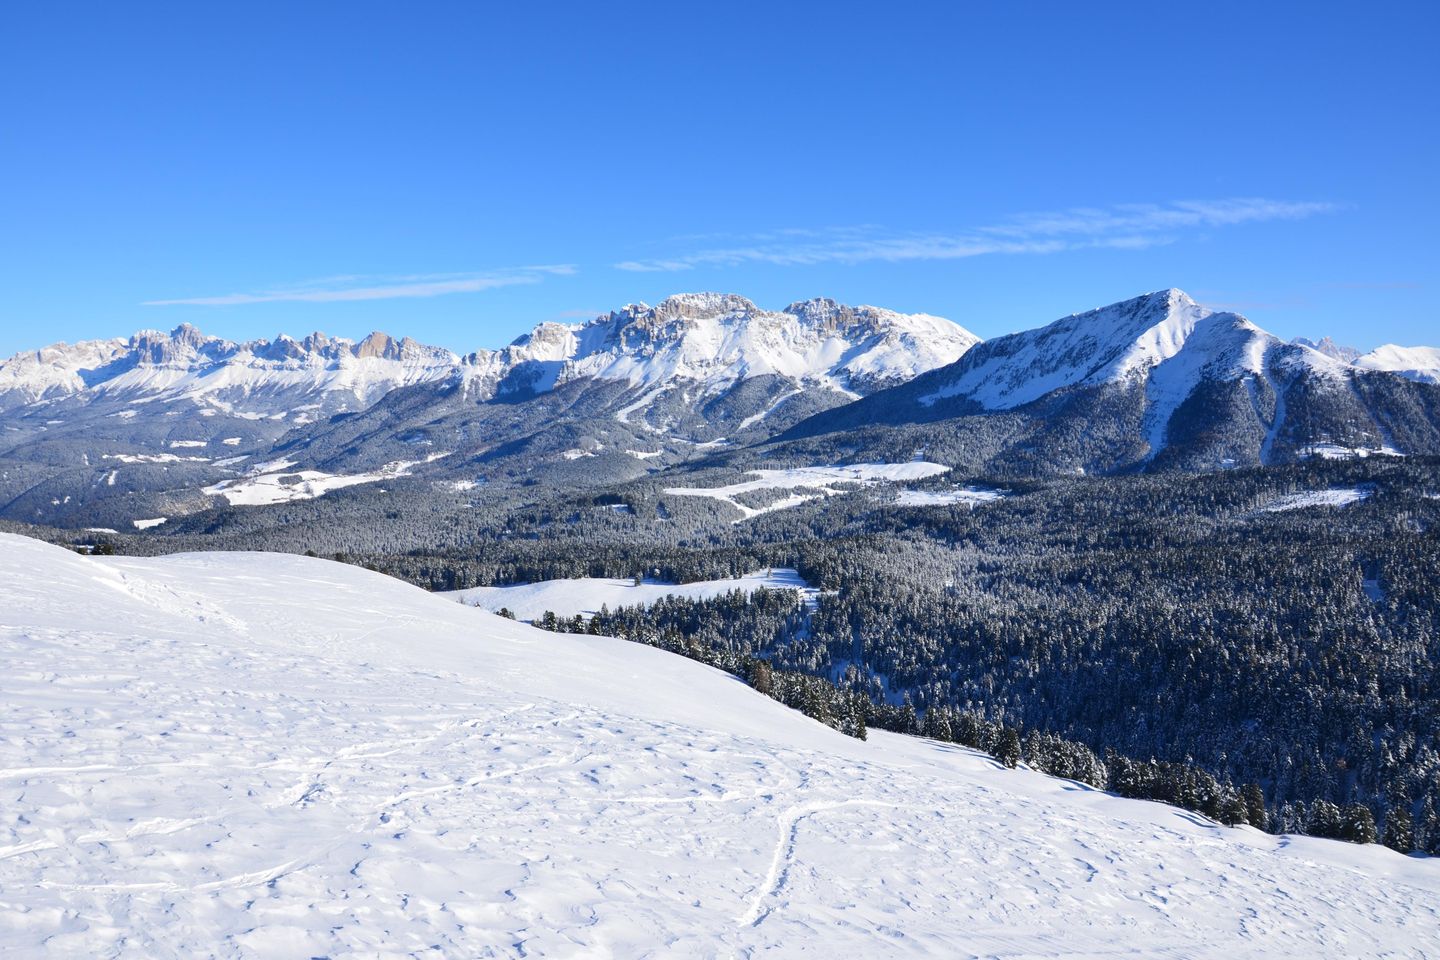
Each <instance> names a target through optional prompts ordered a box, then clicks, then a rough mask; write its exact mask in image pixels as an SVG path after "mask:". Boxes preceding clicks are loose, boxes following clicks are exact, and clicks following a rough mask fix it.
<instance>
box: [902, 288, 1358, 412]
mask: <svg viewBox="0 0 1440 960" xmlns="http://www.w3.org/2000/svg"><path fill="white" fill-rule="evenodd" d="M1272 352H1277V353H1279V354H1280V357H1279V359H1282V360H1284V361H1288V362H1290V363H1292V364H1295V363H1298V364H1303V365H1306V366H1309V367H1311V368H1313V369H1315V370H1318V371H1324V372H1338V371H1339V370H1341V369H1343V368H1344V366H1345V365H1344V364H1343V363H1342V362H1341V361H1338V360H1335V359H1333V358H1331V357H1328V356H1326V355H1325V354H1322V353H1320V352H1319V351H1317V350H1314V349H1312V348H1310V347H1306V346H1302V345H1299V344H1284V343H1282V342H1281V341H1280V340H1279V339H1277V338H1276V337H1274V336H1272V335H1270V334H1268V333H1266V332H1265V331H1263V330H1261V329H1260V328H1259V327H1257V326H1255V325H1254V324H1253V323H1251V322H1250V321H1248V320H1246V319H1245V318H1244V317H1241V316H1239V315H1238V314H1234V313H1217V312H1215V311H1213V310H1210V309H1208V308H1206V307H1203V306H1201V305H1200V304H1198V303H1196V302H1195V301H1194V300H1192V299H1191V298H1190V297H1189V296H1188V295H1186V294H1185V292H1184V291H1182V290H1174V289H1171V290H1162V291H1160V292H1158V293H1150V294H1146V295H1144V296H1141V297H1136V298H1135V299H1133V300H1126V301H1124V302H1122V303H1116V304H1111V305H1110V306H1108V307H1102V308H1100V309H1097V310H1091V311H1089V312H1087V313H1077V314H1073V315H1071V316H1069V317H1064V318H1062V319H1060V320H1057V321H1055V322H1054V323H1051V324H1049V325H1047V326H1044V327H1039V328H1037V329H1035V330H1027V331H1025V332H1024V333H1016V334H1011V335H1010V336H1008V337H1000V338H997V339H995V340H991V341H989V342H987V343H985V344H984V345H983V346H982V347H981V348H980V349H978V350H976V351H974V352H973V353H971V354H969V355H968V356H967V357H966V358H965V360H964V361H963V362H962V363H960V364H959V365H958V366H957V368H956V370H955V375H954V376H953V377H950V378H947V382H946V383H945V384H944V385H943V386H942V387H940V388H939V389H938V390H935V391H934V392H932V393H930V394H928V395H927V396H926V397H924V398H922V402H932V403H933V402H934V401H936V400H940V399H944V398H947V397H955V396H964V397H969V398H970V399H972V400H974V401H976V402H977V403H979V404H980V405H981V406H983V407H985V408H986V409H991V410H1004V409H1009V408H1012V407H1018V406H1022V405H1024V404H1027V403H1030V402H1032V401H1035V400H1038V399H1040V398H1041V397H1043V396H1045V395H1046V394H1048V393H1051V392H1052V391H1055V390H1059V389H1062V388H1064V387H1076V386H1100V385H1102V384H1107V383H1124V382H1126V381H1130V380H1138V381H1140V382H1146V383H1148V385H1149V391H1148V392H1149V394H1150V400H1151V402H1152V403H1156V404H1161V405H1164V406H1166V407H1167V408H1168V409H1169V410H1171V411H1173V409H1174V407H1175V406H1177V405H1178V404H1179V403H1180V401H1182V400H1184V399H1185V397H1187V396H1188V395H1189V393H1190V391H1191V390H1193V389H1194V387H1195V385H1196V384H1197V383H1198V382H1199V380H1200V379H1201V378H1202V377H1211V378H1215V379H1238V378H1240V377H1244V376H1247V375H1253V376H1263V375H1264V374H1265V366H1266V363H1267V361H1269V360H1272V359H1275V358H1272V357H1269V356H1268V355H1269V354H1271V353H1272Z"/></svg>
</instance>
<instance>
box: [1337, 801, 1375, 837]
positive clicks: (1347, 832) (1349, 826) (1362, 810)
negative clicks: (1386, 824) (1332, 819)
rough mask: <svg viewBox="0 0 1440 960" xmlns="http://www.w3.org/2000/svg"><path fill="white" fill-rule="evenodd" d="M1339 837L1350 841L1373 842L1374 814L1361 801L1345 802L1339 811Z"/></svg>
mask: <svg viewBox="0 0 1440 960" xmlns="http://www.w3.org/2000/svg"><path fill="white" fill-rule="evenodd" d="M1340 839H1341V840H1348V841H1350V842H1351V843H1374V842H1375V815H1374V814H1372V813H1371V812H1370V808H1369V807H1367V806H1365V804H1363V803H1347V804H1346V805H1345V809H1344V810H1342V811H1340Z"/></svg>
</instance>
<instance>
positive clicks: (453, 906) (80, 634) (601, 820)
mask: <svg viewBox="0 0 1440 960" xmlns="http://www.w3.org/2000/svg"><path fill="white" fill-rule="evenodd" d="M0 657H3V663H4V664H5V669H4V670H3V671H0V796H3V798H4V802H3V804H0V944H3V948H0V952H3V953H4V954H5V955H6V956H7V957H9V956H15V957H30V956H35V957H39V956H77V957H81V956H83V957H95V956H125V957H129V956H135V957H156V956H224V957H311V956H349V955H363V956H379V957H412V956H413V957H419V956H427V957H428V956H437V957H438V956H444V957H520V956H529V957H536V956H554V957H573V956H586V957H624V958H630V957H676V956H678V957H717V958H719V957H749V956H759V955H762V954H770V955H774V956H785V957H792V956H798V957H806V956H810V957H825V958H827V960H832V958H834V957H848V956H896V957H898V956H904V957H936V958H952V957H965V956H1004V957H1020V956H1026V957H1059V956H1072V957H1073V956H1091V957H1093V956H1117V955H1119V956H1125V955H1129V956H1146V957H1167V956H1173V957H1187V958H1215V960H1236V958H1243V957H1267V958H1268V957H1276V956H1297V957H1298V956H1305V957H1310V956H1347V957H1362V956H1389V957H1421V956H1424V955H1425V954H1426V952H1427V951H1430V950H1431V949H1432V947H1433V945H1434V944H1435V943H1437V942H1440V862H1436V861H1428V860H1423V859H1412V858H1403V857H1400V856H1398V855H1396V854H1394V853H1391V852H1390V851H1387V850H1384V849H1381V848H1378V847H1374V846H1371V847H1365V848H1360V847H1354V846H1350V845H1346V844H1340V843H1335V842H1330V841H1321V840H1313V839H1308V838H1288V837H1286V838H1281V837H1271V836H1267V835H1264V834H1261V833H1258V832H1256V831H1253V830H1249V829H1241V830H1230V829H1225V828H1221V827H1217V826H1215V825H1213V824H1210V823H1208V822H1207V821H1205V820H1204V818H1202V817H1199V816H1196V815H1194V814H1190V813H1187V812H1185V811H1181V810H1177V809H1174V808H1171V807H1165V806H1162V805H1159V804H1150V803H1140V802H1136V801H1126V800H1121V799H1118V798H1115V797H1111V796H1108V795H1106V794H1104V793H1101V792H1099V791H1094V790H1089V789H1086V788H1083V787H1081V786H1079V785H1077V784H1074V783H1070V782H1068V781H1062V780H1056V779H1052V778H1049V777H1043V776H1040V775H1038V774H1035V773H1032V772H1029V771H1025V770H1019V771H1007V770H1003V769H1000V768H999V767H998V765H997V764H995V763H994V761H992V760H990V759H989V758H987V757H984V756H981V755H978V754H975V753H973V752H971V751H967V750H963V749H960V748H957V747H954V746H951V745H942V744H936V743H932V742H929V741H924V740H919V739H912V738H906V737H898V736H893V735H889V734H884V733H875V734H873V735H872V737H871V739H870V741H868V742H865V743H861V742H858V741H854V740H850V739H848V738H845V737H842V736H840V735H839V734H836V733H834V732H833V731H831V730H828V729H827V728H824V727H821V726H820V725H818V724H816V723H814V722H812V721H809V720H807V719H805V718H804V717H802V716H800V715H799V714H797V713H794V712H792V711H788V710H785V709H784V708H783V707H781V706H780V705H779V704H776V703H774V702H772V701H770V700H768V699H766V698H764V697H761V696H760V695H758V694H756V693H754V692H753V691H751V690H749V689H748V688H746V687H745V686H744V685H743V684H741V683H739V682H738V681H736V680H735V679H734V678H731V677H728V676H726V675H724V674H721V673H719V672H717V671H714V670H710V669H708V668H705V667H703V666H700V665H699V664H696V663H693V662H690V661H686V660H684V659H681V658H679V657H675V656H671V655H668V654H664V653H661V652H659V651H656V650H651V649H649V648H645V647H642V646H639V645H635V644H627V643H624V642H621V641H616V640H610V639H607V638H597V637H585V636H573V635H555V634H545V633H542V632H540V631H537V630H533V629H531V628H529V627H526V626H524V625H523V624H516V623H512V622H510V621H506V620H502V619H500V618H497V617H493V616H491V615H488V614H486V613H484V612H482V611H478V610H474V609H469V608H466V607H463V606H461V605H460V604H457V603H454V602H452V601H449V600H446V599H443V598H440V597H435V596H432V595H429V594H426V593H424V592H423V591H420V590H418V589H415V588H412V587H409V586H407V585H404V584H401V583H398V582H396V581H393V580H389V579H387V578H385V577H382V576H380V575H378V574H372V573H369V572H368V571H365V570H361V569H357V568H353V567H344V566H340V565H338V564H333V563H329V562H326V561H321V560H314V559H306V558H302V557H282V556H272V555H263V554H224V555H205V554H190V555H177V556H172V557H165V558H158V559H135V558H104V559H101V558H84V557H79V556H77V555H74V554H70V553H68V552H66V551H63V550H60V549H58V548H54V547H49V546H46V545H43V544H39V543H36V542H34V541H28V540H25V539H23V538H20V537H15V536H6V535H0Z"/></svg>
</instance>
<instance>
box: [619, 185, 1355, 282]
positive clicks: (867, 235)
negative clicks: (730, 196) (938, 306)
mask: <svg viewBox="0 0 1440 960" xmlns="http://www.w3.org/2000/svg"><path fill="white" fill-rule="evenodd" d="M1335 209H1337V207H1336V206H1335V205H1334V204H1331V203H1320V202H1290V201H1282V200H1266V199H1263V198H1258V197H1242V198H1231V199H1225V200H1181V201H1175V202H1173V203H1166V204H1125V205H1121V206H1115V207H1104V208H1090V207H1085V208H1077V209H1072V210H1064V211H1060V212H1056V213H1037V214H1025V215H1021V216H1016V217H1011V218H1009V219H1008V220H1005V221H1003V222H1001V223H998V224H993V225H990V226H982V227H975V228H972V229H969V230H964V231H959V232H955V233H902V232H893V231H886V230H883V229H880V228H877V227H847V228H842V229H835V230H825V231H813V230H785V231H774V232H771V233H768V234H757V235H753V236H750V237H745V238H742V239H741V240H738V241H736V242H733V243H731V244H728V245H725V246H712V247H708V248H704V249H699V250H693V251H690V252H685V253H680V254H677V255H675V256H669V257H656V258H653V259H645V260H626V261H623V262H621V263H617V264H615V267H616V268H617V269H619V270H629V271H636V272H666V271H678V270H691V269H694V268H696V267H730V266H740V265H742V264H747V263H767V264H774V265H777V266H791V265H804V264H819V263H841V264H853V263H863V262H866V261H884V262H890V263H897V262H901V261H906V260H959V259H963V258H966V257H979V256H984V255H987V254H1045V253H1059V252H1061V251H1065V250H1078V249H1085V248H1110V249H1118V250H1137V249H1143V248H1146V247H1153V246H1159V245H1162V244H1166V243H1173V242H1175V241H1176V240H1178V239H1180V238H1181V237H1182V236H1184V235H1185V234H1186V233H1193V232H1196V231H1200V230H1204V229H1207V228H1212V227H1228V226H1235V225H1237V224H1243V223H1256V222H1261V221H1266V220H1299V219H1303V218H1305V217H1311V216H1315V215H1317V214H1322V213H1329V212H1331V211H1333V210H1335Z"/></svg>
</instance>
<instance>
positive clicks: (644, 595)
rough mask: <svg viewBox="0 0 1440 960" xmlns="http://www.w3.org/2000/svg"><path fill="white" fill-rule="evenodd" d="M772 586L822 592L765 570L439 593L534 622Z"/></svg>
mask: <svg viewBox="0 0 1440 960" xmlns="http://www.w3.org/2000/svg"><path fill="white" fill-rule="evenodd" d="M762 588H763V589H766V590H799V591H801V593H802V594H804V596H805V597H806V598H807V599H810V600H813V599H814V597H815V595H816V593H817V591H816V590H815V589H814V588H812V587H811V586H810V585H809V584H808V583H806V582H805V580H804V578H803V577H801V576H800V574H798V573H796V572H795V571H794V570H791V569H788V568H781V569H778V570H769V571H766V570H759V571H756V572H755V573H751V574H748V575H746V576H743V577H735V578H733V579H729V580H697V581H693V582H691V583H661V582H659V581H656V580H645V581H642V582H641V583H636V582H635V581H634V580H620V579H617V578H613V577H583V578H577V579H572V580H544V581H541V582H540V583H518V584H513V585H510V586H504V587H471V588H469V589H468V590H452V591H449V592H446V593H441V594H438V595H439V596H442V597H450V598H451V599H454V600H458V601H460V602H461V603H464V604H469V605H470V606H472V607H479V608H480V609H482V610H489V611H491V612H495V611H499V610H509V611H510V612H511V613H513V614H514V615H515V616H517V617H519V618H520V619H521V620H534V619H536V618H538V617H540V616H543V615H544V613H545V611H547V610H548V611H550V612H551V613H553V614H555V615H556V616H560V617H573V616H575V615H576V614H577V613H578V614H582V615H585V616H589V615H590V614H594V613H598V612H599V611H600V608H601V607H609V608H610V609H611V610H616V609H619V608H620V607H641V606H649V605H650V604H652V603H655V602H657V601H659V600H663V599H665V598H666V597H685V598H686V599H688V600H709V599H711V598H714V597H719V596H723V595H725V594H727V593H730V592H731V591H734V590H742V591H744V592H745V593H754V592H755V591H756V590H760V589H762Z"/></svg>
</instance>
